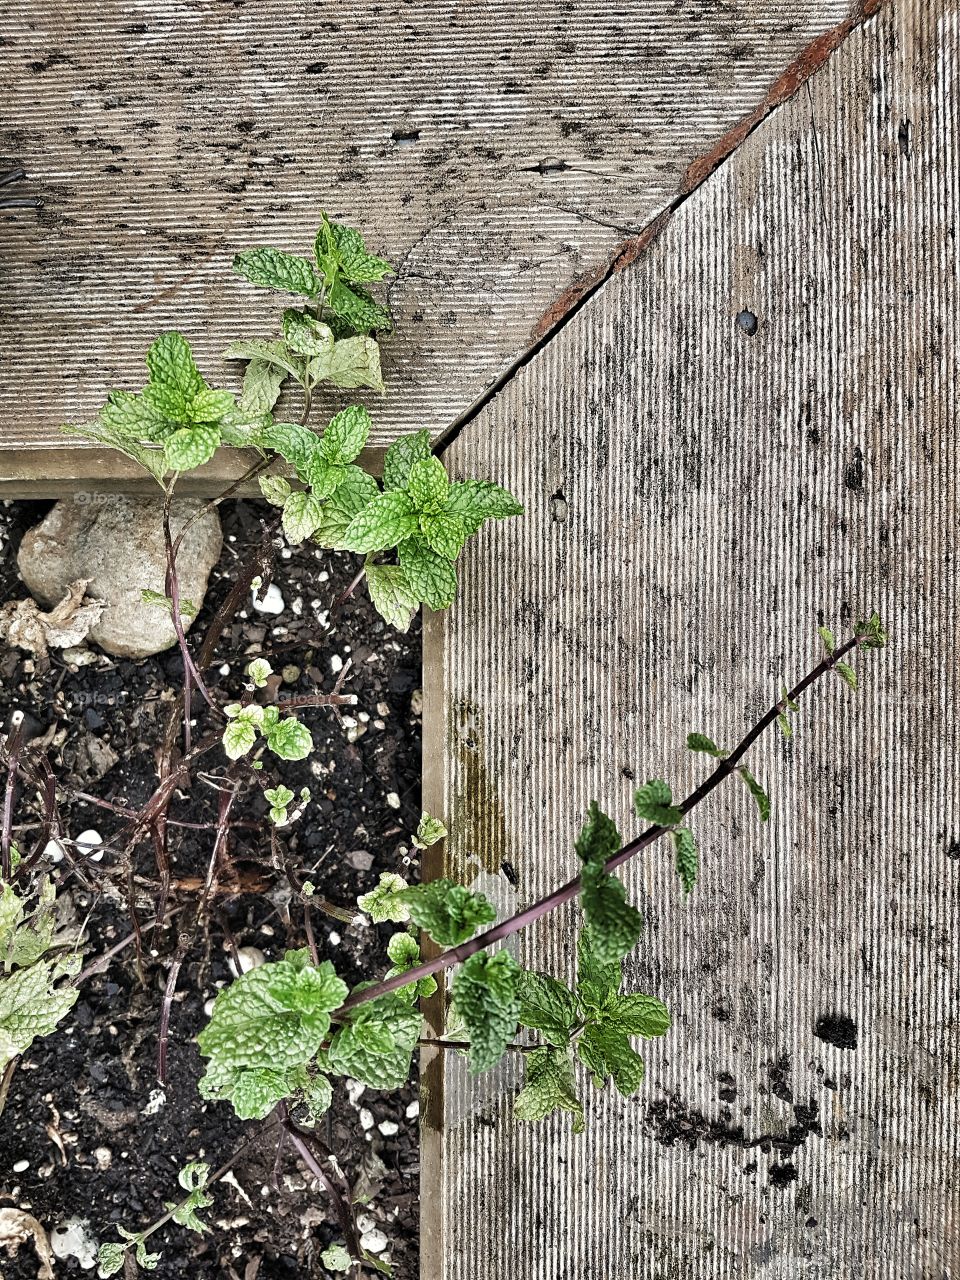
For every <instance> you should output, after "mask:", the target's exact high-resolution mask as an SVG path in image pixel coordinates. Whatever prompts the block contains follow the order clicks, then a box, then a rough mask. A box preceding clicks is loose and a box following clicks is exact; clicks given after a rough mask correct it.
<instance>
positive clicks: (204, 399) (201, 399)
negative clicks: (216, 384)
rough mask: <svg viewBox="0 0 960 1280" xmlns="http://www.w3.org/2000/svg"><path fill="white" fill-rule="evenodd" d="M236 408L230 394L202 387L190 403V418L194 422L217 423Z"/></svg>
mask: <svg viewBox="0 0 960 1280" xmlns="http://www.w3.org/2000/svg"><path fill="white" fill-rule="evenodd" d="M236 407H237V404H236V400H235V399H234V397H233V393H232V392H230V391H217V390H215V389H214V388H213V387H204V388H203V389H202V390H200V391H198V392H197V394H196V395H195V396H194V397H193V399H192V400H191V402H190V417H191V418H192V419H193V421H194V422H219V421H220V419H221V418H222V417H224V415H225V414H228V413H229V412H230V411H231V410H232V409H235V408H236Z"/></svg>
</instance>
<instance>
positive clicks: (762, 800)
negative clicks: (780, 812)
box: [738, 765, 770, 822]
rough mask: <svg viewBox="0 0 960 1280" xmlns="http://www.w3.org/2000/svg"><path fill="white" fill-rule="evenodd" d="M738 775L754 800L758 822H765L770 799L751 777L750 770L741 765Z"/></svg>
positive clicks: (768, 813)
mask: <svg viewBox="0 0 960 1280" xmlns="http://www.w3.org/2000/svg"><path fill="white" fill-rule="evenodd" d="M738 773H739V774H740V777H741V778H742V779H743V780H744V782H745V783H746V784H747V790H748V791H749V792H750V794H751V795H752V796H753V798H754V800H756V802H757V809H758V811H759V813H760V821H761V822H766V821H767V819H768V818H769V817H770V797H769V796H768V795H767V793H766V791H764V789H763V787H761V785H760V783H759V782H758V781H757V780H756V778H755V777H754V776H753V774H752V773H751V772H750V770H749V769H748V768H746V766H744V765H741V766H740V768H739V770H738Z"/></svg>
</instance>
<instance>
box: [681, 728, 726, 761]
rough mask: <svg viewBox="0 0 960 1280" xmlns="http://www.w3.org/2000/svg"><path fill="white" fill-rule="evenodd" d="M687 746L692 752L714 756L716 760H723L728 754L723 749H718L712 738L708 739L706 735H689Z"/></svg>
mask: <svg viewBox="0 0 960 1280" xmlns="http://www.w3.org/2000/svg"><path fill="white" fill-rule="evenodd" d="M687 746H688V747H689V748H690V750H691V751H702V752H703V753H704V754H705V755H708V756H713V757H714V759H716V760H722V759H723V757H724V756H725V755H726V754H727V753H726V752H725V751H724V750H723V748H722V747H718V746H717V744H716V743H715V742H714V740H713V739H712V738H708V737H707V735H706V734H705V733H688V734H687Z"/></svg>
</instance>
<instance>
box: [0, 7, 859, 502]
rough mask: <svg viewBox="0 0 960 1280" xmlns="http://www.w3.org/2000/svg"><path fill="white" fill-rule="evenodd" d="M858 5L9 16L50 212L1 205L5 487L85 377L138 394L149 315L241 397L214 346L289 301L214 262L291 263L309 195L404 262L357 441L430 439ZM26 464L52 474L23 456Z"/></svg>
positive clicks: (140, 10) (32, 152)
mask: <svg viewBox="0 0 960 1280" xmlns="http://www.w3.org/2000/svg"><path fill="white" fill-rule="evenodd" d="M850 11H851V2H850V0H811V2H809V3H803V4H798V3H792V4H787V5H784V4H783V3H779V2H777V0H734V3H731V4H724V5H723V6H719V5H717V4H716V3H714V2H713V0H692V2H691V3H685V4H683V5H677V4H675V3H673V0H652V2H650V0H628V2H627V3H626V4H623V5H617V6H610V5H609V4H606V3H603V2H602V0H596V2H594V0H574V3H569V4H568V3H560V2H559V0H546V2H544V3H538V4H536V5H527V6H523V5H516V4H511V3H507V2H506V0H483V2H482V3H477V4H470V5H464V4H460V3H456V0H416V2H415V3H412V4H401V5H397V4H387V5H370V4H367V5H363V4H361V5H359V6H353V7H345V6H331V5H325V6H324V5H321V6H319V7H316V6H314V7H312V8H310V9H309V10H308V9H304V8H303V7H302V6H291V5H289V4H286V3H283V0H263V2H258V3H257V4H242V3H241V4H239V5H238V4H234V3H227V2H226V0H213V2H212V3H204V4H193V3H184V2H182V0H177V2H174V0H151V2H150V3H146V2H145V0H106V2H105V3H100V4H98V5H96V7H95V11H94V10H92V9H91V7H90V6H89V5H87V4H82V3H79V2H77V0H58V2H57V3H36V2H33V3H24V4H20V5H16V6H6V8H5V9H4V11H3V12H2V13H0V39H2V42H3V46H2V56H0V95H2V97H3V101H4V103H5V110H4V112H3V120H2V122H0V156H4V157H9V159H10V160H11V161H12V160H19V161H22V163H23V164H24V165H25V167H26V168H27V170H28V171H29V174H30V182H29V184H27V185H28V189H29V191H31V192H32V193H34V194H37V195H39V196H42V198H43V199H44V201H45V207H44V210H43V212H42V213H41V214H40V215H39V216H37V215H36V214H34V213H33V212H31V211H24V210H19V211H17V212H15V213H13V212H7V213H0V281H2V286H3V294H4V306H3V309H2V314H0V362H2V363H0V368H2V377H3V385H4V389H5V391H6V395H7V399H8V401H9V404H10V406H11V407H10V408H8V409H7V411H6V412H5V414H4V417H3V422H2V424H0V477H2V474H3V471H4V469H5V468H7V466H8V464H5V463H4V462H3V459H2V453H3V451H12V450H18V451H22V450H24V449H37V450H40V449H42V448H51V447H52V448H59V449H62V448H63V447H64V446H63V441H62V439H61V438H60V437H59V436H58V434H57V429H58V426H59V424H60V423H61V422H63V421H83V420H86V419H87V418H89V417H90V416H91V415H92V414H93V413H95V411H96V410H97V409H98V408H99V407H100V405H101V403H102V400H103V394H104V390H105V389H106V388H109V387H111V386H122V387H138V386H140V385H141V383H142V380H143V376H144V371H143V353H144V351H145V349H146V347H147V345H148V344H149V342H150V341H151V339H152V338H153V337H155V336H156V334H157V333H158V332H161V331H162V330H164V329H168V328H178V329H181V330H183V331H184V332H185V333H186V334H187V335H188V337H189V338H190V339H191V341H193V342H194V343H195V344H196V347H197V351H198V354H199V358H200V361H201V364H202V367H203V368H204V370H205V371H206V372H208V374H209V376H210V377H211V379H213V380H216V379H219V378H220V377H221V376H222V377H224V378H227V379H230V378H231V377H232V378H233V380H234V381H233V384H232V385H236V380H237V378H238V374H239V369H238V367H237V366H233V367H232V369H231V370H229V371H228V370H227V369H225V368H224V364H223V361H222V360H221V352H222V351H223V349H224V347H225V346H226V345H227V343H228V342H229V341H231V340H232V339H234V338H240V337H254V336H272V334H273V332H274V329H273V326H274V324H275V317H276V315H277V312H278V310H279V308H280V306H282V305H283V299H282V296H281V295H270V294H268V293H266V292H265V291H263V290H259V289H255V288H253V287H252V286H250V285H247V284H246V283H245V282H243V281H241V280H240V279H239V278H237V277H234V276H233V275H232V274H231V272H230V261H231V258H232V256H233V254H234V253H235V252H236V251H237V250H239V249H243V248H247V247H249V246H251V245H253V244H274V245H277V246H279V247H282V248H285V249H288V250H292V251H296V252H308V251H309V248H310V245H311V243H312V236H313V232H314V230H315V228H316V225H317V221H318V213H319V210H320V209H321V208H324V207H325V208H326V209H327V210H328V211H329V212H330V213H331V215H332V216H334V217H337V218H341V219H343V220H345V221H348V222H350V223H351V224H354V225H358V226H360V227H362V228H363V229H364V230H365V232H367V233H368V235H369V238H370V241H371V244H372V246H373V247H374V248H375V249H376V250H377V251H378V252H383V253H385V254H386V255H387V256H388V257H390V259H391V260H392V261H394V262H395V263H397V264H398V267H399V278H398V280H397V281H396V283H395V284H394V286H393V288H392V289H391V292H390V302H391V305H392V307H393V309H394V312H395V315H396V320H397V333H396V336H395V338H393V339H391V340H390V341H389V342H388V343H386V344H385V372H386V375H387V381H388V386H389V396H388V397H387V398H386V400H385V401H384V402H383V404H382V407H381V406H379V405H378V406H375V417H376V422H377V427H376V436H375V439H373V440H372V441H371V443H373V444H378V443H384V442H386V441H389V440H390V439H392V438H393V437H394V436H395V435H396V434H397V433H398V432H399V431H402V430H411V429H415V428H419V427H424V426H426V427H429V428H430V429H431V430H432V431H433V432H434V433H440V432H442V431H443V430H445V429H446V428H447V427H448V426H449V425H450V423H451V422H452V421H454V420H455V419H456V418H457V417H458V416H459V415H460V414H461V413H462V412H463V411H464V410H465V409H467V408H469V407H470V406H471V405H472V404H474V402H475V401H476V400H477V399H478V397H479V396H481V395H482V393H483V392H484V390H485V388H487V387H488V386H489V385H490V384H491V383H492V382H494V381H495V379H496V378H497V377H498V376H499V375H501V374H502V372H503V371H504V369H506V368H508V367H509V366H510V365H511V363H512V362H513V361H514V360H515V358H516V357H517V356H518V355H519V354H520V353H521V352H523V351H524V350H526V348H527V347H528V346H529V344H530V334H531V331H532V330H533V329H534V328H535V327H536V325H537V324H538V322H539V320H540V317H541V316H542V314H543V313H544V312H545V311H547V310H548V309H549V308H550V307H551V306H553V305H554V304H555V303H556V301H557V299H558V298H560V297H561V296H562V295H563V294H564V293H565V291H566V290H568V289H569V288H570V287H571V286H572V285H574V283H575V282H576V281H577V280H578V279H580V278H581V277H582V276H584V275H586V276H589V275H590V274H591V273H594V272H596V271H597V270H598V269H599V268H602V266H603V264H605V263H606V261H607V260H608V258H609V256H610V254H611V252H612V251H613V250H614V249H615V248H616V246H617V245H618V244H619V243H620V241H621V240H622V239H623V236H624V235H625V234H627V233H628V232H630V231H631V230H638V229H640V228H642V227H643V226H644V225H645V224H646V223H647V222H648V221H649V219H650V218H651V217H653V216H654V215H655V214H656V213H657V212H658V211H659V210H660V209H662V208H663V207H664V205H665V204H667V203H669V202H670V201H671V200H672V199H673V198H674V197H675V196H676V194H677V192H678V191H679V190H680V189H681V188H682V185H683V181H684V175H685V173H686V171H687V169H688V166H690V164H691V162H692V161H694V160H695V159H697V158H698V157H700V156H701V155H703V153H704V152H705V151H709V150H710V149H711V148H712V147H713V146H715V145H716V144H717V143H718V142H719V141H720V139H721V138H722V136H723V135H724V134H725V133H726V132H727V131H728V130H729V129H731V128H732V127H733V126H734V125H736V124H737V123H738V122H739V121H740V120H741V119H742V118H743V117H745V116H747V115H749V114H750V113H751V112H752V111H753V110H754V109H756V108H757V107H758V105H759V104H761V103H762V102H763V100H764V97H765V95H766V93H767V91H768V89H769V88H770V86H771V84H773V83H774V82H775V81H776V80H777V78H778V77H779V76H780V75H781V73H782V72H783V71H784V69H785V68H786V67H787V66H788V65H789V64H790V63H791V62H792V61H793V60H794V59H795V58H797V57H798V55H800V54H801V52H802V51H803V50H804V49H805V48H806V47H807V46H808V45H809V44H810V42H811V41H813V40H814V39H815V37H818V36H820V35H821V33H823V32H825V31H827V30H829V29H830V28H832V27H833V26H835V25H836V24H838V23H840V22H841V21H842V20H844V19H845V18H847V16H848V14H849V13H850ZM13 405H15V412H12V411H11V409H12V406H13ZM323 408H324V406H322V405H321V406H320V407H319V409H318V413H317V418H318V420H319V419H320V416H321V413H322V409H323ZM10 465H11V466H13V465H17V464H10ZM18 465H19V471H20V473H25V472H28V471H30V470H31V467H32V469H33V471H35V472H36V473H37V476H36V477H35V478H39V479H41V480H42V479H43V478H44V477H45V476H46V474H47V472H46V470H45V468H46V466H47V459H46V458H44V457H42V456H39V455H38V456H37V458H36V459H34V460H33V462H32V463H31V462H30V461H29V460H28V461H27V462H24V461H23V460H22V459H21V460H20V462H19V464H18ZM81 465H82V464H81ZM21 478H22V479H23V480H24V484H26V483H27V482H28V481H29V480H30V476H29V475H25V474H23V475H21ZM57 483H59V482H58V481H51V484H52V485H53V486H54V487H56V484H57Z"/></svg>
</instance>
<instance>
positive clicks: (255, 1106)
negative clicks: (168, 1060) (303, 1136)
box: [197, 1050, 296, 1120]
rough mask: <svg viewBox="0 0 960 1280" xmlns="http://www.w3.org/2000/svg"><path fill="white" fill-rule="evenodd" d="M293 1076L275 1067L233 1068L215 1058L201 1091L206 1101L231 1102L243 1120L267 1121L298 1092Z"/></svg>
mask: <svg viewBox="0 0 960 1280" xmlns="http://www.w3.org/2000/svg"><path fill="white" fill-rule="evenodd" d="M266 1053H267V1050H264V1055H266ZM292 1074H293V1073H292V1072H291V1071H289V1070H281V1069H279V1068H275V1067H231V1066H229V1065H228V1064H227V1063H226V1062H225V1061H224V1060H223V1059H220V1058H211V1060H210V1062H209V1064H208V1066H207V1069H206V1071H205V1072H204V1074H203V1075H202V1076H201V1077H200V1080H199V1081H198V1082H197V1088H198V1089H199V1092H200V1096H201V1097H202V1098H211V1099H214V1100H216V1101H223V1102H229V1103H230V1104H231V1105H232V1107H233V1109H234V1111H235V1112H236V1115H237V1117H238V1119H240V1120H263V1119H264V1118H265V1117H266V1116H268V1115H269V1114H270V1112H271V1111H272V1110H273V1108H274V1107H275V1106H276V1105H277V1103H278V1102H280V1101H281V1100H282V1099H284V1098H289V1097H290V1095H291V1094H292V1093H293V1092H294V1089H295V1088H296V1085H295V1083H294V1080H293V1079H292Z"/></svg>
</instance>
